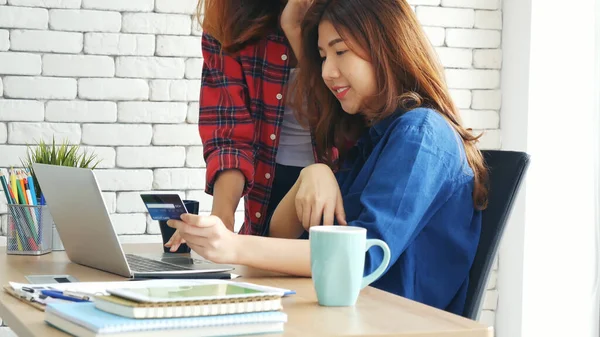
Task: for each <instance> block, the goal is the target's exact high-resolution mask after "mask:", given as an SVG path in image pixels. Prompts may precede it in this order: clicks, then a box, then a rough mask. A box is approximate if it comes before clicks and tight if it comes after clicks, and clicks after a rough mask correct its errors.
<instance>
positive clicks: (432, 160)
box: [345, 126, 452, 275]
mask: <svg viewBox="0 0 600 337" xmlns="http://www.w3.org/2000/svg"><path fill="white" fill-rule="evenodd" d="M382 141H384V142H385V143H384V145H383V148H382V150H381V151H379V152H378V153H373V154H372V155H377V156H378V157H377V158H376V160H375V161H371V160H369V162H374V164H373V168H372V170H371V174H370V175H369V178H368V180H367V183H366V185H365V188H364V190H363V191H362V193H360V196H359V197H356V198H358V199H359V202H360V205H361V206H362V211H361V212H360V213H359V214H358V216H357V218H356V219H355V220H351V221H350V222H349V225H351V226H358V227H364V228H366V229H367V233H368V234H367V235H368V237H369V238H375V239H380V240H383V241H385V242H386V243H387V244H388V246H389V247H390V251H391V259H390V264H389V266H392V265H393V264H394V263H395V262H396V261H397V260H398V258H399V257H400V255H401V254H402V253H403V252H404V250H405V249H406V247H407V246H408V245H409V244H410V243H411V242H412V241H413V240H414V238H415V237H416V236H417V235H418V233H419V232H420V231H421V230H422V229H423V226H424V225H425V224H426V223H427V222H428V220H429V218H430V217H431V216H432V214H434V213H435V211H436V210H437V209H439V207H440V206H441V205H443V203H444V202H445V201H446V200H448V198H449V197H450V195H451V193H452V186H451V185H452V184H451V180H450V178H449V176H450V175H449V173H448V170H447V169H446V165H445V163H444V157H445V156H444V155H442V153H440V151H439V148H438V147H437V146H436V144H435V137H434V135H432V134H431V133H430V131H427V130H424V129H422V128H418V127H415V126H396V127H395V128H394V130H393V131H392V132H390V134H389V137H388V138H387V139H382ZM370 159H373V158H370ZM346 201H348V202H349V203H350V204H351V203H352V201H350V200H345V204H346ZM382 260H383V252H382V251H381V250H380V249H371V250H369V252H368V253H367V255H366V258H365V270H364V272H365V275H366V274H369V273H371V272H373V271H374V270H375V269H376V267H377V266H379V264H380V263H381V261H382Z"/></svg>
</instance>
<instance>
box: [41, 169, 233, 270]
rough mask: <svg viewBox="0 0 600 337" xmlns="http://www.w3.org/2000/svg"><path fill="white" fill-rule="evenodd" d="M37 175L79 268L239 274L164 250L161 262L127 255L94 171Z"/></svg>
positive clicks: (53, 171)
mask: <svg viewBox="0 0 600 337" xmlns="http://www.w3.org/2000/svg"><path fill="white" fill-rule="evenodd" d="M33 171H34V173H35V176H36V178H37V180H38V182H39V184H40V188H41V189H42V191H43V194H44V198H45V200H46V204H47V205H48V208H49V209H50V213H51V214H52V218H53V220H54V223H55V224H56V229H57V231H58V234H59V235H60V238H61V240H62V243H63V245H64V247H65V251H66V252H67V256H68V257H69V259H70V260H71V261H73V262H75V263H77V264H81V265H84V266H88V267H92V268H95V269H100V270H103V271H107V272H110V273H114V274H117V275H121V276H125V277H131V278H193V277H198V278H202V277H203V276H205V277H208V274H207V273H224V272H228V271H231V270H233V267H232V266H229V265H221V264H216V263H212V262H210V261H207V260H201V259H192V258H189V257H185V256H184V257H181V256H180V254H163V253H162V250H161V251H159V252H160V254H156V256H155V257H148V256H143V255H134V254H125V253H124V252H123V249H122V248H121V244H120V243H119V238H118V236H117V233H116V232H115V229H114V227H113V224H112V222H111V219H110V215H109V212H108V210H107V209H106V205H105V203H104V200H103V198H102V193H101V190H100V186H99V185H98V182H97V180H96V177H95V175H94V172H93V171H92V170H91V169H83V168H73V167H65V166H55V165H45V164H33ZM167 261H168V262H167Z"/></svg>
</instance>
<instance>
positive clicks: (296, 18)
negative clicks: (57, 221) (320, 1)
mask: <svg viewBox="0 0 600 337" xmlns="http://www.w3.org/2000/svg"><path fill="white" fill-rule="evenodd" d="M313 2H314V0H288V2H287V4H286V5H285V8H284V9H283V12H282V13H281V28H283V30H284V31H286V32H287V31H294V30H298V32H299V30H300V27H301V24H302V20H304V16H305V15H306V12H307V11H308V9H309V8H310V6H311V5H312V4H313Z"/></svg>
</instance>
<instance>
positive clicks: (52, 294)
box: [42, 290, 89, 302]
mask: <svg viewBox="0 0 600 337" xmlns="http://www.w3.org/2000/svg"><path fill="white" fill-rule="evenodd" d="M42 295H46V296H48V297H51V298H58V299H61V300H67V301H71V302H89V301H88V300H84V299H81V298H77V297H72V296H67V295H65V294H64V293H63V292H62V291H58V290H42Z"/></svg>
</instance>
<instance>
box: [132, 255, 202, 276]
mask: <svg viewBox="0 0 600 337" xmlns="http://www.w3.org/2000/svg"><path fill="white" fill-rule="evenodd" d="M125 257H126V258H127V263H129V268H130V269H131V270H133V271H135V272H142V273H151V272H161V271H162V272H165V271H180V270H191V269H190V268H186V267H183V266H178V265H176V264H172V263H167V262H162V261H157V260H153V259H149V258H147V257H143V256H139V255H134V254H125Z"/></svg>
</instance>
